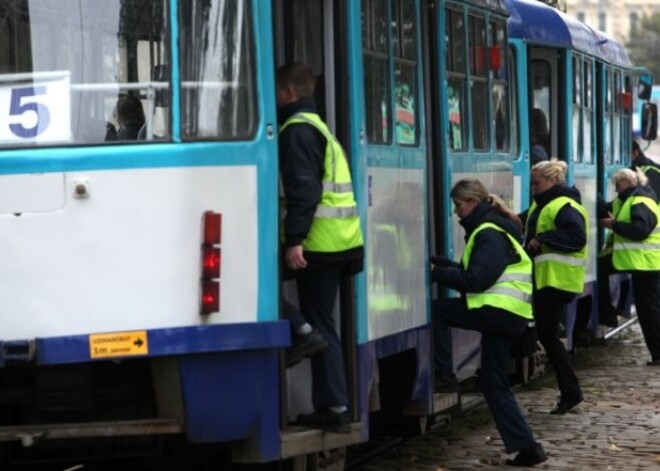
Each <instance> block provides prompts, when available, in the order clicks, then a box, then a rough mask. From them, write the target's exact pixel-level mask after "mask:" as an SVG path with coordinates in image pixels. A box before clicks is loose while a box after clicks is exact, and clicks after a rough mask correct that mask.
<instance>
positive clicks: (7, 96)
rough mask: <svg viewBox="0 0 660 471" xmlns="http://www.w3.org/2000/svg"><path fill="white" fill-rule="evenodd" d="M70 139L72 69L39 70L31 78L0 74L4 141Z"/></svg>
mask: <svg viewBox="0 0 660 471" xmlns="http://www.w3.org/2000/svg"><path fill="white" fill-rule="evenodd" d="M70 140H71V87H70V78H69V75H68V73H63V72H58V73H54V74H52V75H50V74H38V75H37V74H35V77H34V78H33V79H31V80H30V81H23V80H21V81H15V80H11V77H9V76H5V77H3V76H1V75H0V144H3V143H4V144H12V143H13V144H20V143H29V142H38V143H48V142H68V141H70Z"/></svg>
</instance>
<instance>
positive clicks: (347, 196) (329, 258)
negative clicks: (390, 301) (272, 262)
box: [277, 63, 364, 432]
mask: <svg viewBox="0 0 660 471" xmlns="http://www.w3.org/2000/svg"><path fill="white" fill-rule="evenodd" d="M313 96H314V75H313V73H312V71H311V69H310V67H309V66H307V65H304V64H298V63H294V64H289V65H285V66H283V67H281V68H279V69H278V70H277V104H278V121H279V123H280V125H281V128H280V139H279V156H280V175H281V179H282V185H283V189H284V197H285V202H286V215H285V218H284V224H283V232H284V278H285V279H286V278H295V279H296V283H297V288H298V300H299V303H300V311H298V310H297V309H295V308H294V307H293V306H292V305H291V304H289V303H286V302H285V303H284V307H283V312H282V314H283V316H284V317H286V318H288V319H289V320H290V321H291V326H292V330H293V345H292V347H291V348H289V349H288V350H287V352H286V364H287V367H289V366H293V365H295V364H296V363H298V362H299V361H301V360H302V359H304V358H306V357H311V360H312V377H313V381H312V402H313V405H314V409H315V412H312V413H311V414H301V415H300V416H298V419H297V422H298V423H299V424H301V425H303V426H306V427H309V428H321V429H324V430H329V431H334V432H349V431H350V415H349V412H348V396H347V390H346V375H345V371H344V361H343V357H342V346H341V341H340V339H339V336H338V335H337V332H336V329H335V320H334V313H333V311H334V306H335V299H336V297H337V292H338V290H339V284H340V281H341V278H342V276H344V275H352V274H354V273H357V272H359V271H361V270H362V264H363V258H364V249H363V240H362V233H361V229H360V221H359V218H358V215H357V205H356V203H355V199H354V195H353V189H352V182H351V177H350V171H349V167H348V163H347V161H346V157H345V154H344V151H343V149H342V148H341V146H340V145H339V142H338V141H337V139H336V138H335V137H334V136H333V135H332V133H331V132H330V131H329V130H328V128H327V126H326V125H325V123H323V121H322V120H321V118H320V117H319V115H318V113H317V112H316V107H315V104H314V99H313Z"/></svg>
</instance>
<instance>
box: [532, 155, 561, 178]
mask: <svg viewBox="0 0 660 471" xmlns="http://www.w3.org/2000/svg"><path fill="white" fill-rule="evenodd" d="M567 168H568V166H567V165H566V162H564V161H563V160H557V157H553V158H551V159H550V160H544V161H543V162H539V163H537V164H536V165H534V166H533V167H532V172H539V173H540V174H541V175H543V177H544V178H546V179H548V180H550V181H554V182H556V183H566V169H567Z"/></svg>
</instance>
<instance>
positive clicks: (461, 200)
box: [431, 178, 547, 466]
mask: <svg viewBox="0 0 660 471" xmlns="http://www.w3.org/2000/svg"><path fill="white" fill-rule="evenodd" d="M451 198H452V200H453V202H454V212H455V213H456V215H457V216H458V217H459V219H460V224H461V225H462V226H463V228H464V229H465V239H466V245H465V251H464V252H463V256H462V257H461V263H460V264H458V263H454V262H451V261H449V260H447V259H445V258H440V257H435V258H433V261H434V262H435V263H432V264H431V277H432V279H433V280H434V281H437V282H438V283H440V284H441V285H443V286H445V287H447V288H451V289H454V290H456V291H459V292H461V293H462V297H461V298H448V299H439V300H436V301H434V303H433V316H434V319H433V320H434V329H435V331H436V332H442V331H446V330H447V329H448V327H458V328H461V329H468V330H475V331H478V332H481V334H482V337H481V369H480V375H479V385H480V386H481V388H482V390H483V393H484V397H485V399H486V403H487V404H488V407H489V408H490V410H491V413H492V414H493V418H494V420H495V425H496V426H497V429H498V430H499V432H500V435H501V437H502V441H503V442H504V446H505V447H506V451H507V453H514V452H518V453H517V455H516V457H515V458H513V459H511V460H507V464H510V465H512V466H533V465H535V464H538V463H541V462H543V461H545V460H546V459H547V455H546V453H545V450H544V449H543V446H541V444H540V443H538V442H537V441H536V440H535V439H534V435H533V433H532V431H531V429H530V428H529V425H528V424H527V421H526V420H525V417H524V416H523V414H522V412H521V410H520V407H519V406H518V403H517V401H516V398H515V396H514V394H513V391H511V388H510V386H509V383H508V379H507V370H508V365H509V354H510V351H511V345H512V343H513V342H517V341H518V340H519V339H520V338H521V337H522V335H523V334H524V333H525V331H526V330H527V328H528V325H529V323H530V322H531V321H533V316H532V305H531V294H532V262H531V260H530V259H529V257H528V256H527V254H526V253H525V250H524V249H523V247H522V246H521V244H520V239H521V237H520V235H521V234H520V227H521V226H520V220H519V219H518V217H517V216H516V215H515V214H514V213H513V212H512V211H511V210H510V209H509V208H507V206H506V205H505V204H504V202H503V201H502V200H501V199H500V198H499V197H497V196H495V195H492V194H489V193H488V191H487V190H486V188H485V187H484V186H483V184H482V183H481V182H480V181H479V180H476V179H471V178H470V179H464V180H460V181H459V182H457V183H456V184H455V185H454V187H453V188H452V190H451ZM440 337H442V335H440ZM436 340H437V339H436Z"/></svg>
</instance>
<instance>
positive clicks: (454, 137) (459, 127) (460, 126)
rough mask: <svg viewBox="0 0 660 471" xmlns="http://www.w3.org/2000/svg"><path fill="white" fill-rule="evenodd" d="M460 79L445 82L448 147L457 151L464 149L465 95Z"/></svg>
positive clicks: (462, 82) (450, 79)
mask: <svg viewBox="0 0 660 471" xmlns="http://www.w3.org/2000/svg"><path fill="white" fill-rule="evenodd" d="M464 83H465V82H464V81H463V80H461V79H455V78H449V79H448V80H447V98H448V103H447V112H448V113H449V147H450V148H452V149H454V150H458V149H464V148H465V119H464V118H465V116H466V113H465V99H464V96H465V93H464V91H463V84H464Z"/></svg>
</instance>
